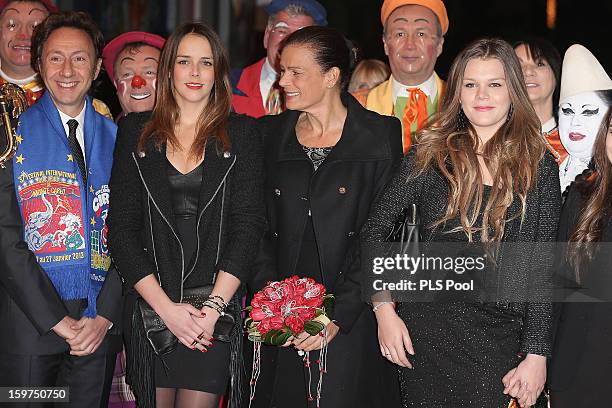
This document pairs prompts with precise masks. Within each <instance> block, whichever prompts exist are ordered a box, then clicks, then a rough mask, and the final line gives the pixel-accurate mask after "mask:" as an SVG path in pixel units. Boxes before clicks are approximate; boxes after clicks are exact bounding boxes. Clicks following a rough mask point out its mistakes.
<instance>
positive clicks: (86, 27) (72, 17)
mask: <svg viewBox="0 0 612 408" xmlns="http://www.w3.org/2000/svg"><path fill="white" fill-rule="evenodd" d="M64 27H68V28H75V29H77V30H81V31H84V32H85V33H87V35H88V36H89V38H90V39H91V42H92V44H93V47H94V52H95V54H96V59H100V58H102V49H103V48H104V36H103V35H102V32H101V31H100V29H99V28H98V26H97V25H96V23H95V22H94V21H93V19H92V18H91V16H90V15H89V14H87V13H85V12H82V11H61V12H59V13H53V14H50V15H49V16H48V17H47V18H46V19H44V20H43V22H42V23H41V24H39V25H38V26H36V28H35V29H34V33H33V34H32V47H31V53H32V60H31V62H30V64H31V65H32V69H34V71H35V72H37V73H40V72H39V67H40V59H41V57H42V50H43V46H44V45H45V42H47V40H48V39H49V36H50V35H51V33H52V32H53V31H55V30H57V29H58V28H64Z"/></svg>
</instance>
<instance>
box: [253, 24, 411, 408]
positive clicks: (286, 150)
mask: <svg viewBox="0 0 612 408" xmlns="http://www.w3.org/2000/svg"><path fill="white" fill-rule="evenodd" d="M349 65H350V55H349V50H348V48H347V47H346V44H345V42H344V39H343V37H342V35H341V34H339V33H338V32H337V31H336V30H332V29H329V28H323V27H307V28H304V29H302V30H299V31H297V32H295V33H294V34H292V35H291V36H290V37H288V38H287V40H286V44H285V46H284V48H283V51H282V54H281V77H280V85H281V86H282V87H283V90H284V94H285V97H286V105H287V108H288V109H289V110H288V111H286V112H284V113H283V114H281V115H278V116H269V117H265V118H263V119H262V120H261V125H262V126H261V130H262V135H263V137H264V151H265V166H266V187H265V197H266V202H267V209H268V222H269V231H268V233H267V236H266V239H265V240H264V243H263V244H264V245H263V247H264V250H263V251H262V253H261V259H260V261H261V262H260V263H259V264H258V266H257V267H256V270H257V275H255V282H254V284H253V286H254V289H260V288H261V287H262V286H263V285H264V284H265V282H266V281H268V280H279V279H284V278H287V277H289V276H292V275H298V276H300V277H304V276H307V277H310V278H313V279H314V280H316V281H317V282H320V283H323V284H324V285H325V287H326V289H327V291H328V293H332V294H334V295H335V307H334V311H333V313H332V316H331V318H332V323H330V324H329V325H328V326H327V328H326V331H327V336H328V339H329V342H330V343H329V349H328V350H329V351H328V353H329V354H328V359H327V373H326V374H325V375H324V376H323V386H322V390H321V401H320V403H321V406H324V407H334V408H342V407H365V406H367V407H383V406H384V407H393V404H392V403H389V402H388V401H389V398H390V400H391V401H392V400H393V399H392V398H391V397H390V396H389V394H392V395H396V396H397V394H396V393H397V388H398V385H397V379H395V382H394V373H392V372H391V371H386V370H392V368H391V367H390V366H389V365H388V364H387V363H386V362H385V361H384V360H383V359H382V358H381V357H380V353H378V352H377V349H378V346H377V344H376V326H375V323H374V317H373V313H372V310H371V308H370V307H368V306H367V305H366V304H365V303H364V302H363V300H362V297H361V289H360V277H359V267H358V265H357V264H356V263H355V261H356V254H355V252H354V251H355V250H356V249H357V248H358V246H357V244H358V242H359V239H358V232H359V229H360V228H361V225H362V223H363V222H364V221H365V219H366V216H367V214H368V211H369V208H370V204H371V203H372V201H373V200H374V199H375V197H376V196H377V195H378V194H379V193H380V192H381V191H382V189H383V187H384V185H385V184H386V182H387V180H388V179H389V178H390V175H391V174H392V171H393V169H394V167H395V166H396V165H397V164H398V163H399V161H400V159H401V155H402V147H401V130H400V123H399V121H397V119H395V118H390V117H383V116H380V115H378V114H376V113H374V112H370V111H367V110H366V109H364V108H363V107H362V106H361V105H360V104H359V103H358V102H357V101H356V100H355V99H354V98H353V97H352V96H350V95H349V94H347V93H343V91H344V89H345V87H346V85H347V82H348V79H349ZM290 343H291V344H290V345H289V346H288V347H284V348H283V347H263V348H262V352H261V354H262V355H261V376H260V378H259V380H258V382H257V389H256V394H255V399H254V400H253V404H254V406H256V407H306V406H312V405H313V404H316V401H313V402H308V400H307V396H308V394H309V391H311V394H312V396H313V398H314V399H315V400H316V384H317V381H318V378H319V373H318V369H316V368H314V367H318V366H317V365H316V364H314V362H315V361H316V360H317V359H318V358H319V357H318V356H319V349H320V347H321V343H322V340H321V337H320V336H309V335H308V334H307V333H305V332H304V333H301V334H300V335H298V336H297V337H296V338H294V339H292V341H291V342H290ZM296 349H298V350H303V351H310V352H311V355H310V360H311V361H312V362H313V370H312V371H313V373H314V374H313V378H312V388H311V390H308V386H309V382H308V380H307V378H308V377H307V376H308V374H307V373H306V372H305V368H304V363H303V361H302V357H301V356H299V355H298V353H297V350H296ZM385 371H386V372H385ZM394 393H395V394H394Z"/></svg>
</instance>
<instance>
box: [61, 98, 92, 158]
mask: <svg viewBox="0 0 612 408" xmlns="http://www.w3.org/2000/svg"><path fill="white" fill-rule="evenodd" d="M85 108H87V100H85V104H83V109H81V112H79V114H78V115H76V116H75V117H74V118H73V117H72V116H70V115H66V114H65V113H64V112H62V111H61V110H59V109H58V110H57V111H58V112H59V115H60V119H61V121H62V124H63V125H64V131H65V132H66V138H67V137H68V132H69V130H68V121H69V120H70V119H74V120H76V121H77V122H79V126H77V128H76V138H77V140H78V141H79V144H80V145H81V151H82V152H83V159H84V160H85V165H87V157H86V156H85V134H84V133H83V128H84V127H85Z"/></svg>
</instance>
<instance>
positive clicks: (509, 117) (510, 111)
mask: <svg viewBox="0 0 612 408" xmlns="http://www.w3.org/2000/svg"><path fill="white" fill-rule="evenodd" d="M513 113H514V105H513V104H512V102H510V109H508V117H506V122H508V121H509V120H510V119H512V114H513Z"/></svg>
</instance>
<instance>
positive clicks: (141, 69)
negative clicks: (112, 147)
mask: <svg viewBox="0 0 612 408" xmlns="http://www.w3.org/2000/svg"><path fill="white" fill-rule="evenodd" d="M164 42H165V40H164V39H163V38H162V37H160V36H158V35H155V34H151V33H145V32H142V31H130V32H127V33H123V34H121V35H120V36H118V37H116V38H115V39H113V40H112V41H111V42H109V43H108V44H107V45H106V47H104V51H103V53H102V56H103V58H104V68H105V69H106V72H107V73H108V76H109V78H110V79H111V80H112V81H113V83H114V84H115V88H117V97H118V98H119V103H120V104H121V109H122V110H123V112H122V113H121V114H120V115H119V117H118V118H117V120H118V119H119V118H120V117H122V116H123V115H126V114H128V113H130V112H144V111H149V110H152V109H153V105H154V104H155V88H156V82H157V65H158V64H159V55H160V53H161V49H162V48H163V46H164Z"/></svg>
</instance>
